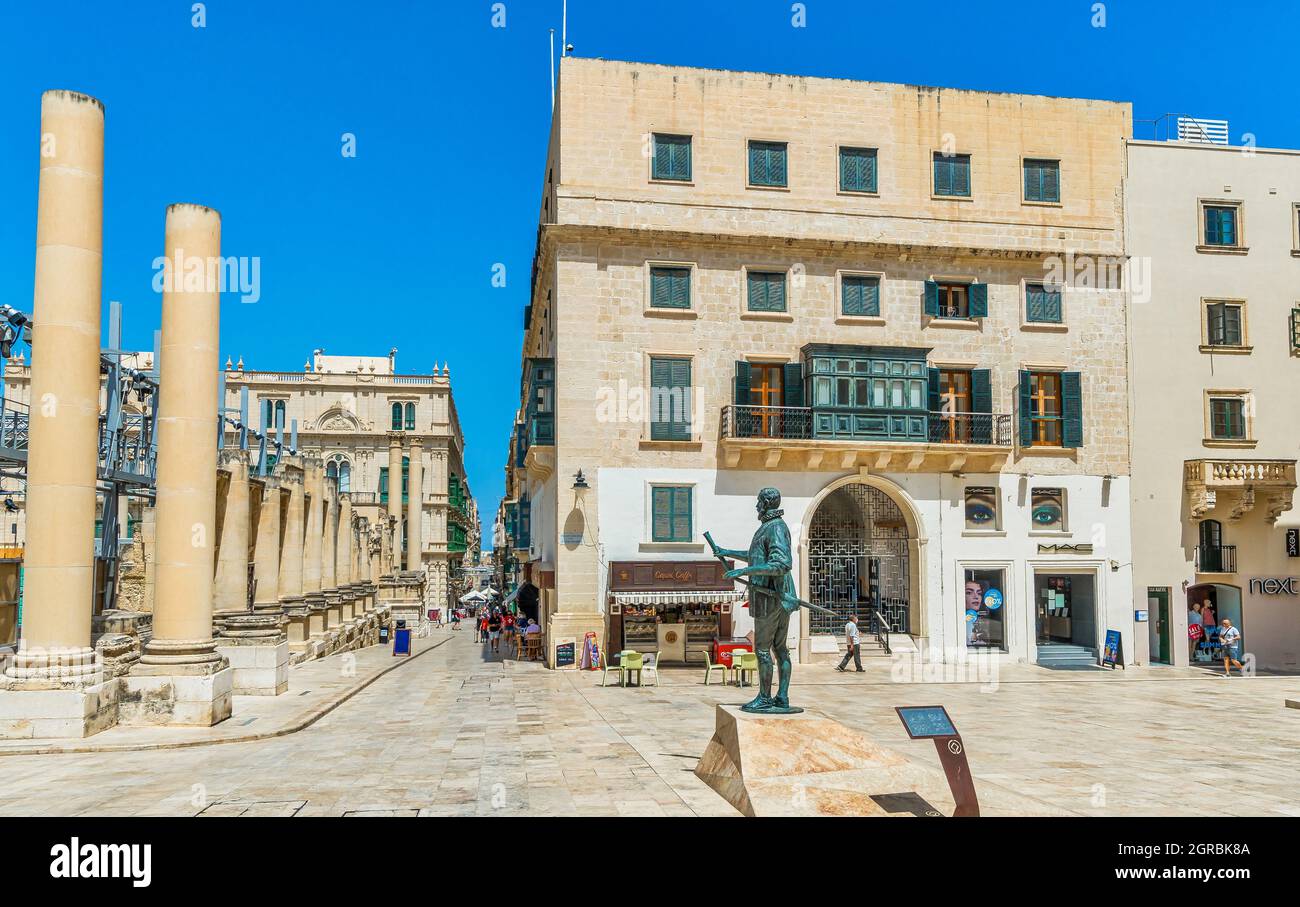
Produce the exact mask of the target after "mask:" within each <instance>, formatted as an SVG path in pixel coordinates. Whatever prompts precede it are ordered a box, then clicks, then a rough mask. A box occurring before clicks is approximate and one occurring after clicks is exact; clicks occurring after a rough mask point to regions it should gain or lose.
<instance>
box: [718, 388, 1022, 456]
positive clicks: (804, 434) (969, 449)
mask: <svg viewBox="0 0 1300 907" xmlns="http://www.w3.org/2000/svg"><path fill="white" fill-rule="evenodd" d="M719 446H720V447H721V449H722V451H723V454H724V455H723V458H722V459H723V461H724V463H725V465H726V466H728V467H730V468H738V467H741V466H744V467H745V468H767V469H776V468H781V469H789V468H804V469H814V470H815V469H846V468H852V467H854V466H859V465H862V466H871V467H873V468H876V469H901V470H906V471H910V472H950V471H954V470H958V469H968V470H970V471H972V472H975V471H996V470H997V469H998V468H1000V467H1001V465H1002V464H1003V463H1005V462H1006V459H1007V457H1008V456H1009V455H1010V452H1011V450H1012V446H1013V438H1012V420H1011V416H1010V415H1008V414H1005V413H953V412H943V411H924V410H906V409H842V408H824V409H823V408H814V407H805V406H745V405H739V404H728V405H727V406H724V407H723V408H722V417H721V422H720V428H719Z"/></svg>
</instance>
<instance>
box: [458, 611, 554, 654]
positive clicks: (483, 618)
mask: <svg viewBox="0 0 1300 907" xmlns="http://www.w3.org/2000/svg"><path fill="white" fill-rule="evenodd" d="M541 632H542V628H541V627H540V626H538V624H537V621H535V620H534V619H532V618H531V617H526V616H525V615H523V614H522V613H519V612H518V611H516V610H515V609H513V608H508V607H504V606H502V605H490V606H488V607H485V608H483V609H482V610H480V611H479V612H478V614H477V615H476V616H475V617H474V641H475V642H485V643H487V644H488V647H489V648H490V650H491V651H493V652H500V651H501V639H502V638H503V637H504V638H505V640H506V642H507V643H509V642H510V641H512V640H513V639H514V637H515V635H516V634H518V635H519V636H520V637H524V636H531V635H535V634H538V633H541ZM522 642H523V640H522V639H521V640H520V644H522Z"/></svg>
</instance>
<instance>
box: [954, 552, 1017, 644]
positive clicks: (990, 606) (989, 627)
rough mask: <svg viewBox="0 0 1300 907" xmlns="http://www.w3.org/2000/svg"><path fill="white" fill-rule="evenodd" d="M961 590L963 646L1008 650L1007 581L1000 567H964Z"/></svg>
mask: <svg viewBox="0 0 1300 907" xmlns="http://www.w3.org/2000/svg"><path fill="white" fill-rule="evenodd" d="M965 581H966V582H965V587H964V589H963V591H962V595H963V601H964V605H965V618H966V619H965V621H964V623H965V626H966V648H968V649H991V650H994V651H1000V652H1005V651H1006V649H1007V631H1006V627H1007V609H1006V604H1007V598H1006V595H1007V581H1006V572H1005V571H1003V570H966V571H965Z"/></svg>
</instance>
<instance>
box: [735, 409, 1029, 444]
mask: <svg viewBox="0 0 1300 907" xmlns="http://www.w3.org/2000/svg"><path fill="white" fill-rule="evenodd" d="M827 411H828V412H829V411H833V412H836V413H840V412H843V410H840V409H838V408H837V409H834V410H829V409H828V410H827ZM848 412H851V413H857V414H870V415H879V414H880V412H879V411H873V410H867V409H861V410H849V411H848ZM892 412H893V411H890V413H892ZM918 416H919V417H921V418H924V419H925V420H926V432H925V438H926V440H927V441H928V442H929V443H931V444H973V445H982V446H995V447H1009V446H1011V416H1010V415H1007V414H1005V413H947V412H942V411H931V412H926V413H910V414H909V418H915V417H918ZM721 436H722V438H723V439H724V440H731V439H737V438H770V439H773V440H778V441H811V440H827V441H845V440H852V441H894V440H899V439H896V438H890V437H887V436H883V435H882V436H879V437H875V436H864V437H849V438H846V437H844V436H842V435H819V434H818V433H817V432H816V431H815V429H814V425H813V409H812V407H807V406H741V405H737V404H730V405H728V406H725V407H723V410H722V425H721Z"/></svg>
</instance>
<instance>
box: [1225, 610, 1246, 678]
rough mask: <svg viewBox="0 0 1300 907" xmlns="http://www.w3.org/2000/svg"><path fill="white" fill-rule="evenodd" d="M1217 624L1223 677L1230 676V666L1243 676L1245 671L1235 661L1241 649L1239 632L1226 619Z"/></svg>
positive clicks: (1239, 663) (1238, 662)
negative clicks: (1221, 651)
mask: <svg viewBox="0 0 1300 907" xmlns="http://www.w3.org/2000/svg"><path fill="white" fill-rule="evenodd" d="M1219 624H1220V629H1219V646H1220V647H1221V648H1222V649H1223V676H1224V677H1231V676H1232V668H1231V667H1230V665H1236V666H1237V670H1238V671H1240V672H1241V673H1242V674H1243V675H1244V674H1245V673H1246V669H1245V668H1243V667H1242V666H1241V662H1240V661H1238V660H1237V656H1238V655H1239V654H1240V648H1241V631H1240V630H1238V629H1237V628H1236V627H1234V626H1233V625H1232V621H1231V620H1229V619H1228V618H1226V617H1225V618H1224V619H1223V620H1221V621H1220V622H1219Z"/></svg>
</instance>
